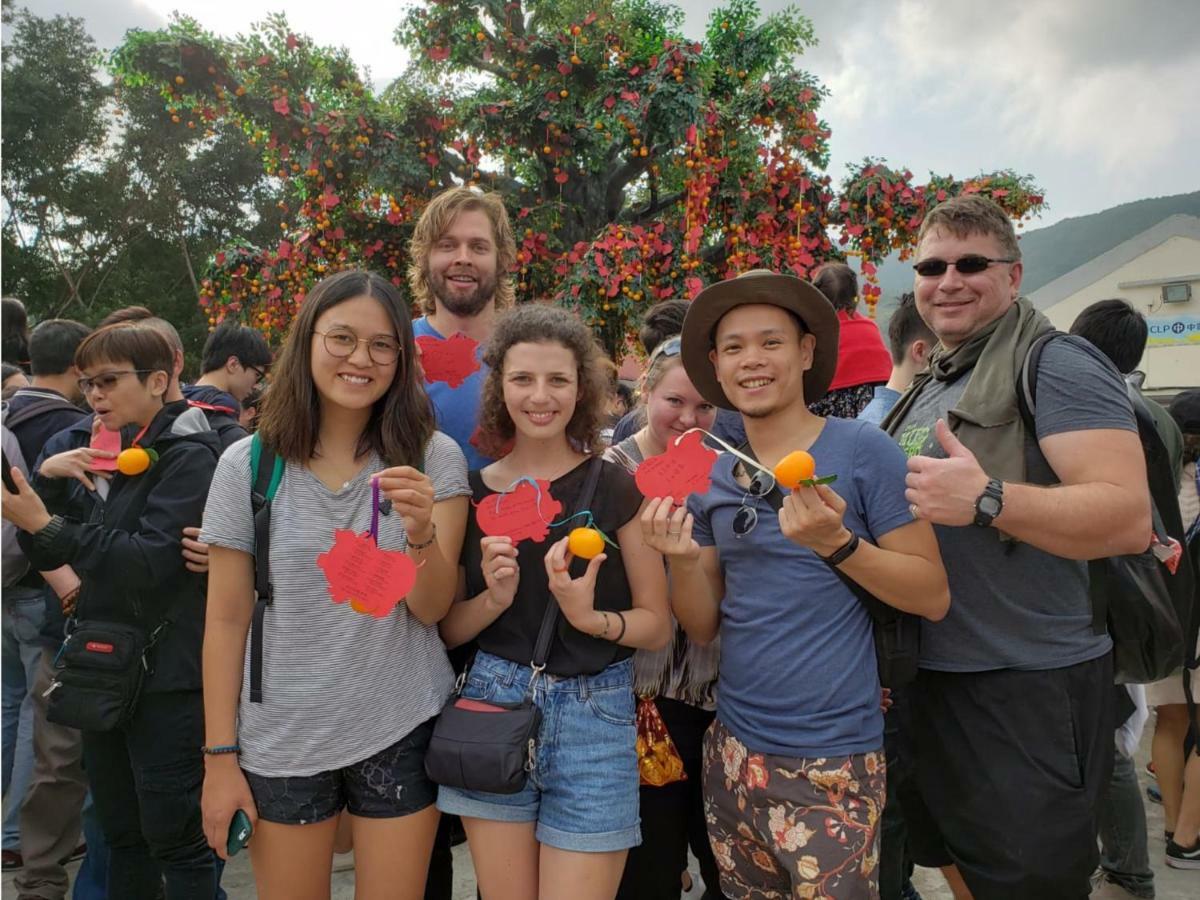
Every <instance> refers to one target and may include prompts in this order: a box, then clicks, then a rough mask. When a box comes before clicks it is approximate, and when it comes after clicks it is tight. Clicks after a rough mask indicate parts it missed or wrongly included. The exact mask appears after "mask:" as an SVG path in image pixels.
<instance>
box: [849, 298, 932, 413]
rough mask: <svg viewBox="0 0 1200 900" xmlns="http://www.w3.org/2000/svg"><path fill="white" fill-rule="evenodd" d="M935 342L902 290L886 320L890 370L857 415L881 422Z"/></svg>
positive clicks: (922, 368) (925, 362) (913, 302)
mask: <svg viewBox="0 0 1200 900" xmlns="http://www.w3.org/2000/svg"><path fill="white" fill-rule="evenodd" d="M936 345H937V336H936V335H934V333H933V332H932V331H930V330H929V326H928V325H926V324H925V320H924V319H922V318H921V314H920V313H919V312H918V311H917V303H916V298H915V297H914V296H913V293H912V291H909V292H908V293H906V294H902V295H901V297H900V305H899V306H897V307H896V311H895V312H894V313H892V318H891V321H889V322H888V347H889V349H890V350H891V353H892V374H891V375H890V376H889V377H888V381H887V384H882V385H878V386H877V387H876V388H875V394H874V396H873V397H872V398H871V402H870V403H868V404H867V405H866V406H865V407H863V411H862V412H860V413H859V414H858V418H860V419H862V420H863V421H864V422H870V423H871V424H872V425H878V424H880V423H881V422H883V418H884V416H886V415H887V414H888V413H890V412H891V411H892V407H893V406H895V405H896V401H897V400H899V399H900V395H901V394H903V393H904V392H905V391H906V390H908V386H909V385H910V384H912V380H913V379H914V378H915V377H916V376H917V373H918V372H923V371H925V367H926V366H927V365H929V354H930V353H931V352H932V350H933V348H934V347H935V346H936Z"/></svg>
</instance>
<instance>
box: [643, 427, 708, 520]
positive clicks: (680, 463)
mask: <svg viewBox="0 0 1200 900" xmlns="http://www.w3.org/2000/svg"><path fill="white" fill-rule="evenodd" d="M718 456H719V454H718V453H717V451H716V450H712V449H709V448H708V447H705V446H704V435H703V434H701V433H700V432H698V431H693V432H690V433H689V434H685V435H684V436H683V437H682V438H680V439H679V440H678V441H677V442H673V443H671V444H670V445H669V446H668V447H667V452H666V453H663V454H660V455H659V456H652V457H650V458H649V459H647V460H645V461H644V462H643V463H642V464H641V465H640V466H638V467H637V471H636V472H635V473H634V476H633V477H634V481H636V482H637V486H638V490H639V491H641V492H642V495H643V496H645V497H671V498H672V499H674V501H675V503H676V504H678V505H680V506H682V505H683V504H684V503H686V502H687V498H688V495H689V494H703V493H705V492H707V491H708V488H709V486H710V485H711V483H712V478H711V475H712V467H713V463H715V462H716V461H717V457H718Z"/></svg>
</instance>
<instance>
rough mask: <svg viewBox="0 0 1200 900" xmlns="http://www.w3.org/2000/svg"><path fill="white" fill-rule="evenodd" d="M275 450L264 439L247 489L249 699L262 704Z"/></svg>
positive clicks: (268, 603) (269, 596) (272, 595)
mask: <svg viewBox="0 0 1200 900" xmlns="http://www.w3.org/2000/svg"><path fill="white" fill-rule="evenodd" d="M275 462H276V456H275V451H274V450H272V449H271V448H270V447H268V446H267V445H266V443H265V442H264V443H263V444H262V445H261V450H260V453H259V455H258V466H257V468H256V469H255V472H254V485H253V486H252V487H251V489H250V506H251V508H252V509H253V510H254V618H253V620H252V621H251V623H250V702H251V703H262V702H263V691H262V670H263V627H264V626H265V625H266V615H267V607H268V606H270V605H271V604H272V603H273V602H274V601H275V597H274V594H273V591H272V588H271V501H270V499H269V497H268V492H269V491H270V488H271V479H272V477H273V476H274V473H275Z"/></svg>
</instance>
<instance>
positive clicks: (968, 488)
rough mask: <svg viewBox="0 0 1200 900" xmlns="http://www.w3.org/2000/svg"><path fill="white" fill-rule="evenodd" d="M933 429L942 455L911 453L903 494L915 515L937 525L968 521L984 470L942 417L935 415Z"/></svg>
mask: <svg viewBox="0 0 1200 900" xmlns="http://www.w3.org/2000/svg"><path fill="white" fill-rule="evenodd" d="M935 433H936V434H937V439H938V443H940V444H941V445H942V449H943V450H945V451H946V458H945V459H934V458H933V457H930V456H914V457H912V458H911V459H910V460H909V461H908V475H907V476H906V477H905V479H904V483H905V485H906V487H907V490H905V492H904V497H905V499H906V500H908V502H909V504H910V508H911V510H912V514H913V515H914V516H915V517H916V518H918V519H928V520H929V521H930V522H933V523H934V524H937V525H970V524H971V523H972V522H974V521H975V501H976V500H978V499H979V495H980V494H982V493H983V489H984V488H986V487H987V483H988V476H987V473H986V472H984V471H983V469H982V468H981V467H980V465H979V460H977V459H976V458H975V454H974V453H972V452H971V451H970V450H968V449H967V447H966V445H964V444H963V442H962V441H960V440H959V439H958V438H957V437H955V435H954V432H952V431H951V430H950V426H949V425H947V424H946V422H945V421H944V420H943V419H938V421H937V426H936V432H935Z"/></svg>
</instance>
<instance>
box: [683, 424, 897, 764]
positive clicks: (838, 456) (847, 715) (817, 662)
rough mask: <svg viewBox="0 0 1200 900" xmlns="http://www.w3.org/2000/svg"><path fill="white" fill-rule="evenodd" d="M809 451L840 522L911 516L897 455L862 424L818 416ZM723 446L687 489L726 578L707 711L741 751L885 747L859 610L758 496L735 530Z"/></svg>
mask: <svg viewBox="0 0 1200 900" xmlns="http://www.w3.org/2000/svg"><path fill="white" fill-rule="evenodd" d="M809 452H810V453H812V455H813V456H814V457H815V458H816V461H817V472H818V473H819V474H821V475H836V476H837V481H836V482H835V483H834V484H833V489H834V490H835V491H837V493H838V494H839V495H840V496H841V497H842V498H843V499H844V500H845V501H846V514H845V524H846V527H847V528H849V529H851V530H852V531H854V532H855V533H857V534H859V535H860V536H862V537H863V538H865V539H866V540H868V541H870V542H871V543H876V542H878V539H879V538H880V537H881V536H883V535H885V534H887V533H888V532H889V531H892V530H893V529H895V528H899V527H900V526H902V525H907V524H909V523H910V522H912V521H913V518H912V513H911V512H909V509H908V503H907V502H906V501H905V499H904V476H905V473H906V464H905V459H904V454H903V452H901V451H900V449H899V448H898V447H897V446H896V445H895V443H894V442H893V441H892V440H891V438H889V437H888V436H887V435H886V434H884V433H883V432H882V431H880V430H879V429H878V428H876V427H875V426H873V425H870V424H868V423H866V422H856V421H853V420H849V419H837V418H828V419H826V420H825V427H824V428H823V429H822V430H821V434H820V436H819V437H818V438H817V440H816V441H815V442H814V443H813V445H812V447H811V448H810V449H809ZM735 462H736V460H735V459H734V457H732V456H731V455H729V454H724V455H722V456H721V458H720V459H718V460H717V463H716V465H715V466H714V467H713V481H712V487H711V488H710V489H709V491H708V493H706V494H693V495H692V496H691V498H690V499H689V500H688V508H689V509H690V510H691V512H692V513H693V515H694V516H695V520H696V521H695V526H694V528H693V531H692V534H693V536H694V537H695V538H696V541H697V542H698V543H699V544H700V546H702V547H711V546H715V547H716V548H717V552H718V554H719V556H720V562H721V572H722V574H723V576H724V578H725V596H724V598H723V599H722V600H721V625H720V636H721V669H720V676H719V679H718V682H717V715H718V716H719V717H720V719H721V721H722V722H723V723H724V724H725V726H726V727H727V728H728V729H729V730H730V731H731V732H732V733H733V734H734V736H735V737H737V738H738V739H739V740H740V741H742V743H744V744H745V745H746V746H747V747H749V748H750V749H751V750H754V751H757V752H762V753H773V754H779V755H783V756H846V755H849V754H852V753H866V752H869V751H872V750H878V749H879V748H880V747H881V746H882V745H883V715H882V713H881V712H880V710H879V675H878V672H877V670H876V667H875V645H874V641H873V637H872V630H871V620H870V617H869V616H868V614H867V611H866V609H864V608H863V606H862V604H861V603H860V602H859V601H858V599H857V598H856V597H855V596H854V594H852V593H851V592H850V589H849V588H847V587H846V586H845V585H844V584H843V583H842V581H841V579H839V578H838V576H837V575H836V574H835V573H834V572H833V570H832V569H830V567H829V566H828V565H826V564H825V563H824V562H823V561H822V560H821V559H820V558H818V557H817V555H816V554H815V553H813V551H811V550H808V549H806V548H804V547H800V546H797V545H796V544H794V543H792V542H791V541H789V540H788V539H787V538H785V537H784V536H783V534H782V532H781V531H780V530H779V519H778V517H777V515H776V514H775V512H774V511H773V510H772V509H771V506H770V504H769V503H768V502H767V501H766V500H758V499H754V498H750V499H749V500H747V502H748V503H753V504H754V506H755V509H756V510H757V511H758V524H757V525H756V526H755V528H754V530H753V531H751V532H750V533H749V534H748V535H746V536H745V537H742V538H739V537H735V536H734V533H733V518H734V515H735V514H736V513H737V510H738V507H739V506H741V504H742V499H743V497H745V496H746V491H745V489H744V488H742V487H741V486H740V485H739V484H738V483H737V481H736V480H735V479H734V463H735Z"/></svg>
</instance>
